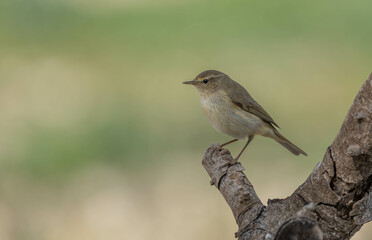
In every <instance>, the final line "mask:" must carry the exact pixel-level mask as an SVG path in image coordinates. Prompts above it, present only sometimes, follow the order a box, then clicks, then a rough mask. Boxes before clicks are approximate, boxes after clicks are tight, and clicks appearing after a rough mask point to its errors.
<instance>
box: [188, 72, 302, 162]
mask: <svg viewBox="0 0 372 240" xmlns="http://www.w3.org/2000/svg"><path fill="white" fill-rule="evenodd" d="M183 83H184V84H191V85H194V86H195V87H196V89H197V90H198V91H199V94H200V103H201V106H202V110H203V112H204V113H205V115H206V116H207V118H208V120H209V122H210V123H211V124H212V126H213V127H214V128H215V129H217V130H218V131H220V132H222V133H224V134H227V135H229V136H231V137H233V138H234V139H233V140H231V141H229V142H227V143H224V144H222V145H221V146H225V145H227V144H230V143H232V142H235V141H237V140H238V139H245V138H248V141H247V143H246V144H245V146H244V147H243V149H242V150H241V152H240V153H239V155H238V156H237V158H236V160H238V159H239V157H240V156H241V154H242V153H243V151H244V150H245V148H246V147H247V146H248V144H249V143H250V142H251V141H252V140H253V137H254V136H255V135H261V136H264V137H269V138H272V139H274V140H275V141H277V142H278V143H280V144H281V145H283V146H284V147H285V148H287V149H288V150H289V151H290V152H291V153H293V154H295V155H299V154H303V155H305V156H307V154H306V153H305V152H304V151H303V150H301V149H300V148H299V147H297V146H296V145H294V144H293V143H291V142H290V141H289V140H288V139H286V138H285V137H284V136H283V135H281V134H280V133H279V132H278V130H277V129H276V127H278V128H279V126H278V125H277V124H276V123H275V122H274V120H273V119H272V118H271V117H270V115H269V114H268V113H267V112H266V111H265V110H264V109H263V108H262V107H261V106H260V105H259V104H258V103H257V102H256V101H255V100H254V99H253V98H252V97H251V95H249V93H248V92H247V90H245V89H244V87H242V86H241V85H240V84H239V83H237V82H235V81H234V80H232V79H231V78H230V77H229V76H227V75H226V74H224V73H222V72H219V71H216V70H208V71H204V72H202V73H200V74H199V75H197V76H196V77H195V78H194V80H192V81H187V82H183Z"/></svg>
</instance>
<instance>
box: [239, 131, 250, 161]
mask: <svg viewBox="0 0 372 240" xmlns="http://www.w3.org/2000/svg"><path fill="white" fill-rule="evenodd" d="M253 138H254V136H249V137H248V141H247V143H246V144H245V145H244V147H243V149H242V151H241V152H240V153H239V155H238V156H237V157H236V158H235V161H236V162H237V161H238V160H239V158H240V156H241V155H242V153H243V152H244V150H245V149H246V148H247V146H248V144H249V143H250V142H251V141H252V140H253Z"/></svg>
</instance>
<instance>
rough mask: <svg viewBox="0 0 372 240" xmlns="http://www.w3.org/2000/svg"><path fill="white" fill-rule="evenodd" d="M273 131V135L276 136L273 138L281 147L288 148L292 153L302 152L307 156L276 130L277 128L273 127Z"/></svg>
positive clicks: (298, 153)
mask: <svg viewBox="0 0 372 240" xmlns="http://www.w3.org/2000/svg"><path fill="white" fill-rule="evenodd" d="M273 132H274V133H275V136H276V138H275V140H276V141H277V142H278V143H280V144H281V145H282V146H283V147H285V148H286V149H288V150H289V151H290V152H291V153H293V154H294V155H300V154H303V155H305V156H307V154H306V153H305V152H304V151H303V150H302V149H301V148H299V147H297V146H296V145H294V144H293V143H291V141H289V140H288V139H286V138H285V137H284V136H283V135H282V134H280V133H279V132H278V130H276V129H274V130H273Z"/></svg>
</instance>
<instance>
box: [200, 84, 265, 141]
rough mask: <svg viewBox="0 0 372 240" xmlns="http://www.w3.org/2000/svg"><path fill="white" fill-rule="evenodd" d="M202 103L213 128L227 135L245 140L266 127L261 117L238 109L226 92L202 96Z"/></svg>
mask: <svg viewBox="0 0 372 240" xmlns="http://www.w3.org/2000/svg"><path fill="white" fill-rule="evenodd" d="M200 103H201V106H202V110H203V112H204V114H205V115H206V116H207V118H208V120H209V122H210V123H211V124H212V126H213V127H214V128H215V129H217V130H218V131H220V132H222V133H224V134H226V135H229V136H232V137H234V138H238V139H243V138H246V137H248V136H250V135H255V134H257V133H258V131H261V129H262V128H263V127H264V123H263V121H262V120H261V119H260V118H259V117H257V116H255V115H253V114H251V113H249V112H246V111H244V110H242V109H240V108H238V107H236V106H235V105H234V104H233V103H232V101H231V99H230V98H229V97H228V96H227V95H226V94H225V93H224V92H218V91H217V92H216V93H213V94H208V95H200Z"/></svg>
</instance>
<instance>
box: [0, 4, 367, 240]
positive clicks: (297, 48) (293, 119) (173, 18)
mask: <svg viewBox="0 0 372 240" xmlns="http://www.w3.org/2000/svg"><path fill="white" fill-rule="evenodd" d="M371 8H372V2H371V1H368V0H365V1H346V0H337V1H336V0H330V1H289V0H281V1H271V2H268V1H259V0H249V1H235V0H233V1H222V0H221V1H217V0H213V1H212V0H198V1H197V0H190V1H172V0H158V1H151V0H11V1H10V0H1V1H0V53H1V54H0V112H1V117H0V132H1V134H0V146H1V147H0V239H4V240H23V239H28V240H29V239H38V240H50V239H53V240H62V239H63V240H65V239H82V240H84V239H87V240H88V239H89V240H101V239H105V240H116V239H131V240H142V239H159V240H160V239H162V240H163V239H165V240H167V239H169V240H170V239H181V240H183V239H185V240H186V239H217V240H218V239H221V240H222V239H234V237H233V233H234V232H235V231H236V230H237V227H236V225H235V223H234V220H233V216H232V214H231V212H230V209H229V208H228V206H227V204H226V203H225V202H224V200H223V198H222V196H221V195H220V194H219V193H218V191H217V190H216V189H215V188H212V187H210V186H209V177H208V175H207V173H206V172H205V171H204V169H203V167H202V166H201V159H202V155H203V154H204V151H205V150H206V148H207V147H208V146H209V145H210V144H212V143H214V142H225V141H228V140H230V138H229V137H226V136H224V135H222V134H219V133H217V132H216V131H215V130H214V129H213V128H212V127H211V126H210V125H209V123H208V122H207V120H206V119H205V117H204V116H203V114H202V112H201V110H200V106H199V96H198V93H197V91H196V90H195V89H193V87H190V86H186V85H182V84H181V82H182V81H186V80H191V79H192V78H193V77H195V75H196V74H198V73H199V72H201V71H203V70H206V69H218V70H221V71H223V72H225V73H227V74H229V75H230V76H231V77H232V78H233V79H235V80H237V81H239V82H240V83H241V84H242V85H243V86H245V87H246V88H247V89H248V90H249V91H250V92H251V94H252V95H253V96H254V97H255V98H256V100H257V101H258V102H260V104H261V105H262V106H264V107H265V109H266V110H267V111H268V112H269V113H270V114H271V115H272V116H273V118H274V119H275V120H276V122H277V123H278V124H279V125H280V126H281V128H282V133H283V134H284V135H285V136H287V137H288V138H289V139H291V140H292V141H293V142H295V143H296V144H298V145H299V146H300V147H301V148H303V149H304V150H305V151H306V152H307V153H308V154H309V157H296V156H293V155H292V154H290V153H289V152H288V151H287V150H285V149H284V148H283V147H281V146H280V145H279V144H277V143H275V142H274V141H272V140H270V139H264V138H261V137H257V138H255V140H254V141H253V142H252V143H251V144H250V146H249V147H248V149H247V151H246V152H245V154H244V155H243V157H242V158H241V161H242V162H243V165H244V166H245V168H246V171H245V173H246V174H247V175H248V177H249V179H250V180H251V181H252V183H253V184H254V186H255V189H256V191H257V193H258V195H259V196H260V197H261V199H262V201H263V202H266V201H267V199H268V198H283V197H286V196H288V195H290V194H291V193H292V192H293V190H294V189H296V187H297V186H299V185H300V184H301V183H302V182H303V181H304V180H305V179H306V178H307V176H308V175H309V173H310V172H311V171H312V169H313V167H314V166H315V165H316V163H317V162H319V161H321V160H322V157H323V154H324V152H325V150H326V148H327V146H328V145H330V143H331V142H332V141H333V139H334V137H335V136H336V134H337V132H338V130H339V128H340V126H341V124H342V122H343V119H344V117H345V115H346V113H347V110H348V108H349V106H350V105H351V103H352V101H353V98H354V97H355V95H356V94H357V92H358V90H359V88H360V86H361V85H362V83H363V81H364V80H365V79H366V78H367V77H368V75H369V73H370V72H371V71H372V59H371V55H372V45H371V42H372V31H371V30H372V21H371V15H370V12H371ZM243 144H244V143H243V142H239V143H235V144H233V145H231V146H229V149H230V150H231V152H232V153H233V155H236V154H237V153H238V152H239V150H240V149H241V147H242V146H243ZM371 226H372V225H371V224H367V225H365V226H364V227H363V228H362V230H361V231H360V232H358V233H357V234H356V235H355V237H354V238H353V239H358V240H362V239H364V240H367V239H370V236H371V235H372V227H371Z"/></svg>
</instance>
